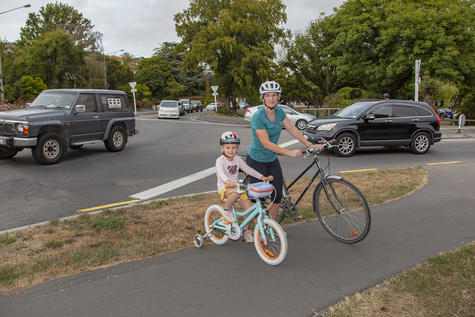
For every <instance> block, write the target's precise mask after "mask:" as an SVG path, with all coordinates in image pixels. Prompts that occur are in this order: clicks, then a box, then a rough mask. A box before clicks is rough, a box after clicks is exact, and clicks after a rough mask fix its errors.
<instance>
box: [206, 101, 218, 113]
mask: <svg viewBox="0 0 475 317" xmlns="http://www.w3.org/2000/svg"><path fill="white" fill-rule="evenodd" d="M217 107H219V103H217V102H212V103H210V104H208V105H207V106H206V111H216V108H217Z"/></svg>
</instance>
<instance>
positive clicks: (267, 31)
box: [175, 0, 288, 100]
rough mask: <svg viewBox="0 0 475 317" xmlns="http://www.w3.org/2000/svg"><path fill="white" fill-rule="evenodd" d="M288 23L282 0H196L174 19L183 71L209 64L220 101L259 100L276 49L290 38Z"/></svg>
mask: <svg viewBox="0 0 475 317" xmlns="http://www.w3.org/2000/svg"><path fill="white" fill-rule="evenodd" d="M286 20H287V15H286V13H285V5H284V4H283V3H282V1H281V0H259V1H256V0H192V1H190V6H189V8H187V9H186V10H184V11H183V12H181V13H178V14H176V15H175V27H176V31H177V34H178V36H179V37H180V38H181V39H182V42H181V43H180V46H179V48H180V49H181V51H182V52H184V55H183V61H184V67H185V69H191V68H195V69H196V68H197V67H199V66H203V65H209V67H210V68H211V70H212V72H213V74H214V77H213V82H212V84H217V85H218V86H220V88H219V94H220V95H221V96H225V97H226V99H227V100H231V99H233V98H234V97H248V98H247V99H248V100H250V99H254V100H255V99H256V96H257V94H256V91H257V89H258V87H259V84H260V83H261V82H262V81H263V80H266V79H269V74H270V71H271V62H272V60H273V59H274V58H275V51H274V45H277V44H279V43H281V42H282V41H283V40H284V39H285V38H286V36H287V35H288V33H287V32H286V31H285V29H284V28H283V23H285V22H286Z"/></svg>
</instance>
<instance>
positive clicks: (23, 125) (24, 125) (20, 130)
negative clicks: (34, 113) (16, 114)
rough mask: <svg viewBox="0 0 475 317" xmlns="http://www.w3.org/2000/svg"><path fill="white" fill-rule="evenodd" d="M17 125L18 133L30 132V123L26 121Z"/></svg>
mask: <svg viewBox="0 0 475 317" xmlns="http://www.w3.org/2000/svg"><path fill="white" fill-rule="evenodd" d="M15 127H16V130H17V131H18V133H21V134H28V133H29V132H30V131H29V128H28V123H26V122H18V123H15Z"/></svg>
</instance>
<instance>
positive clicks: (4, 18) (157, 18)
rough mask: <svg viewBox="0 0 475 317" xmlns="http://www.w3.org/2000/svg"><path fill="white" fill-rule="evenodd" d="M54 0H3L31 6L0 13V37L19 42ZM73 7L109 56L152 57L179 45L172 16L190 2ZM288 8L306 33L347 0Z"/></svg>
mask: <svg viewBox="0 0 475 317" xmlns="http://www.w3.org/2000/svg"><path fill="white" fill-rule="evenodd" d="M50 2H54V1H47V0H1V1H0V12H4V11H7V10H10V9H14V8H18V7H22V6H24V5H26V4H31V7H29V8H20V9H16V10H13V11H11V12H8V13H4V14H0V38H1V39H2V40H7V41H9V42H14V41H16V40H18V39H19V37H20V31H21V28H22V27H23V26H25V22H26V20H27V19H28V14H29V13H34V12H38V11H39V10H40V8H41V7H44V6H46V4H47V3H50ZM59 2H62V3H66V4H69V5H71V6H73V7H74V8H75V9H76V10H77V11H79V12H80V13H82V15H83V16H84V17H86V18H88V19H89V20H91V23H92V24H93V25H94V31H97V32H101V33H102V34H103V45H104V50H105V53H106V54H108V55H114V54H115V55H120V54H121V52H118V51H119V50H124V51H125V52H128V53H130V54H132V55H133V56H135V57H150V56H152V55H153V49H154V48H156V47H159V46H160V44H161V43H163V42H179V41H180V38H178V36H177V35H176V31H175V22H174V20H173V17H174V15H175V14H176V13H178V12H183V11H184V10H185V9H186V8H188V6H189V3H190V0H135V1H131V0H61V1H59ZM283 2H284V4H285V5H286V6H287V8H286V12H287V24H286V25H285V27H286V28H287V29H290V30H291V31H292V32H294V33H295V32H304V31H305V29H306V28H307V27H308V25H309V24H310V22H312V21H313V20H315V19H317V18H318V16H319V15H320V13H322V12H324V13H325V14H331V13H332V12H333V8H334V7H338V6H340V5H341V4H342V3H343V2H344V0H283Z"/></svg>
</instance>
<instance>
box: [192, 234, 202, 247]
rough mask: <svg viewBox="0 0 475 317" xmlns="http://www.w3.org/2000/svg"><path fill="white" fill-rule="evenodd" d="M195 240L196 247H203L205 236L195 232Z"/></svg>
mask: <svg viewBox="0 0 475 317" xmlns="http://www.w3.org/2000/svg"><path fill="white" fill-rule="evenodd" d="M193 242H194V243H195V247H197V248H201V246H202V245H203V237H202V236H201V235H200V234H195V237H194V239H193Z"/></svg>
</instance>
